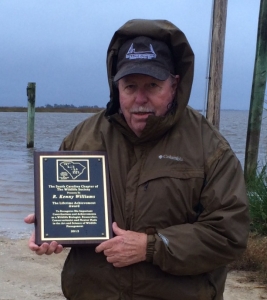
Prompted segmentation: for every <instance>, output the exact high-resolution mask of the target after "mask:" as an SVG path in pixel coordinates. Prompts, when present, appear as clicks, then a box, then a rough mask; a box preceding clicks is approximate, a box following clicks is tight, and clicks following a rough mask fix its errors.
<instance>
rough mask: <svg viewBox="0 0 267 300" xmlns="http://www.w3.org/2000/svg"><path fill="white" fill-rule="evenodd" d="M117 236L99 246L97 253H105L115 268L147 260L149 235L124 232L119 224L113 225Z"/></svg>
mask: <svg viewBox="0 0 267 300" xmlns="http://www.w3.org/2000/svg"><path fill="white" fill-rule="evenodd" d="M112 228H113V232H114V233H115V234H116V236H115V237H114V238H112V239H110V240H108V241H105V242H103V243H101V244H100V245H98V246H97V247H96V249H95V251H96V252H97V253H99V252H102V251H103V252H104V254H105V255H106V257H107V261H108V262H109V263H111V264H113V266H114V267H126V266H129V265H132V264H135V263H138V262H140V261H144V260H145V259H146V246H147V235H146V234H145V233H140V232H135V231H130V230H123V229H121V228H119V227H118V225H117V223H116V222H114V223H113V224H112Z"/></svg>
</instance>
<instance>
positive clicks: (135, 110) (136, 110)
mask: <svg viewBox="0 0 267 300" xmlns="http://www.w3.org/2000/svg"><path fill="white" fill-rule="evenodd" d="M130 113H155V110H154V109H153V108H151V107H147V106H136V107H132V108H131V109H130Z"/></svg>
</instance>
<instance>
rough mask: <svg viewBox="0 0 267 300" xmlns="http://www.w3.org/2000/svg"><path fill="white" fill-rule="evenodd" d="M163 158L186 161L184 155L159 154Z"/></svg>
mask: <svg viewBox="0 0 267 300" xmlns="http://www.w3.org/2000/svg"><path fill="white" fill-rule="evenodd" d="M163 158H166V159H172V160H176V161H184V160H183V158H182V157H180V156H172V155H166V154H164V155H159V159H163Z"/></svg>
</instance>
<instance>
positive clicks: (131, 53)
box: [126, 43, 157, 59]
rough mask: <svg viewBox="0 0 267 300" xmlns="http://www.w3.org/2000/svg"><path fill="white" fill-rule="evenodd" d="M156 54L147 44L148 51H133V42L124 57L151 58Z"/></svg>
mask: <svg viewBox="0 0 267 300" xmlns="http://www.w3.org/2000/svg"><path fill="white" fill-rule="evenodd" d="M156 57H157V55H156V53H155V51H154V49H153V47H152V45H151V44H150V45H149V50H148V51H135V48H134V47H133V43H132V45H131V46H130V48H129V50H128V52H127V54H126V58H129V59H152V58H156Z"/></svg>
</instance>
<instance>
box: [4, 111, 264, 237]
mask: <svg viewBox="0 0 267 300" xmlns="http://www.w3.org/2000/svg"><path fill="white" fill-rule="evenodd" d="M88 116H90V114H84V113H36V119H35V142H34V143H35V150H47V151H52V150H54V151H55V150H57V149H58V147H59V145H60V143H61V141H62V139H63V138H64V137H65V136H66V135H67V134H68V133H69V132H70V131H71V130H72V128H73V127H74V126H76V125H77V124H78V123H79V122H81V121H83V120H84V119H86V118H87V117H88ZM247 118H248V112H247V111H222V112H221V125H220V131H221V132H222V134H223V135H224V136H225V137H226V139H227V140H228V141H229V143H230V145H231V146H232V148H233V150H234V151H235V153H236V155H237V157H238V158H239V159H240V161H241V163H242V165H243V163H244V158H245V140H246V127H247ZM26 134H27V113H1V112H0V235H4V236H8V237H14V238H16V237H18V236H22V235H25V234H26V235H28V234H29V232H30V231H31V230H32V226H29V225H27V224H24V222H23V218H24V217H25V216H26V215H28V213H31V212H33V210H34V192H33V181H34V178H33V151H34V150H33V149H27V148H26ZM266 149H267V114H265V116H264V118H263V126H262V137H261V144H260V155H259V159H260V160H264V159H265V156H266Z"/></svg>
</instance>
